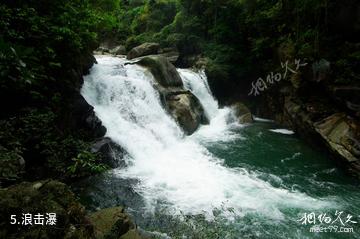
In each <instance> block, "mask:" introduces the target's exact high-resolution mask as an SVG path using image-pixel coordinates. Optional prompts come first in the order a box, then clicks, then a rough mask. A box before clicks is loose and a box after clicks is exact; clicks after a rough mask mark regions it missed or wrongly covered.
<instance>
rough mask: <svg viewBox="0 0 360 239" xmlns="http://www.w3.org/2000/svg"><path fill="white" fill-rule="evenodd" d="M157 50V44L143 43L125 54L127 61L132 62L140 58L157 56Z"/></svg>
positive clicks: (158, 46)
mask: <svg viewBox="0 0 360 239" xmlns="http://www.w3.org/2000/svg"><path fill="white" fill-rule="evenodd" d="M159 49H160V45H159V44H158V43H149V42H148V43H144V44H141V45H140V46H137V47H134V48H133V49H131V50H130V51H129V52H128V54H127V59H128V60H132V59H134V58H137V57H140V56H146V55H152V54H157V53H158V51H159Z"/></svg>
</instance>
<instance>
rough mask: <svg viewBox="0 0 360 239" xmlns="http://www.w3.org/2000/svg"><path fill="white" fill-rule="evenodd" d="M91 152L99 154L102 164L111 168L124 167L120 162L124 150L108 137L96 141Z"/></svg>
mask: <svg viewBox="0 0 360 239" xmlns="http://www.w3.org/2000/svg"><path fill="white" fill-rule="evenodd" d="M91 152H92V153H100V154H101V155H102V157H103V160H102V161H103V162H102V163H104V164H106V165H108V166H110V167H111V168H118V167H121V166H124V162H123V161H122V160H121V159H122V158H123V157H124V154H125V151H124V149H123V148H122V147H121V146H120V145H118V144H116V143H114V142H113V141H112V140H111V139H110V138H108V137H105V138H101V139H99V140H97V141H96V142H95V143H94V144H93V146H92V148H91Z"/></svg>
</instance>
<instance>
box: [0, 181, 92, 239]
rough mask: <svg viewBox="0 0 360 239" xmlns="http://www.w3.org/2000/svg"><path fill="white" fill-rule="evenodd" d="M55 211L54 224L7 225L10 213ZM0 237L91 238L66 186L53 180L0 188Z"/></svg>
mask: <svg viewBox="0 0 360 239" xmlns="http://www.w3.org/2000/svg"><path fill="white" fill-rule="evenodd" d="M22 213H29V214H32V215H36V214H39V213H40V214H42V215H44V217H45V222H44V223H46V215H47V214H46V213H56V225H55V226H50V225H47V226H43V225H32V226H24V225H18V224H15V225H11V224H10V218H11V215H16V219H17V222H21V220H22V219H21V217H22V216H23V215H22ZM0 238H55V239H57V238H59V239H60V238H84V239H85V238H94V233H93V226H92V225H91V224H90V222H89V220H88V219H87V217H86V215H85V210H84V208H83V207H82V206H81V204H79V203H78V202H77V201H76V199H75V196H74V194H73V193H72V192H71V191H70V190H69V189H68V187H67V186H66V185H65V184H63V183H60V182H57V181H52V180H48V181H39V182H34V183H28V182H24V183H21V184H18V185H15V186H11V187H9V188H5V189H0Z"/></svg>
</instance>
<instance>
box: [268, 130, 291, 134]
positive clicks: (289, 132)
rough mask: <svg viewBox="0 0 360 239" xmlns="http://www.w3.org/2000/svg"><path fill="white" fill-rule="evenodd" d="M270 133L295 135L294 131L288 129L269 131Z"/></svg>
mask: <svg viewBox="0 0 360 239" xmlns="http://www.w3.org/2000/svg"><path fill="white" fill-rule="evenodd" d="M269 130H270V131H271V132H274V133H278V134H289V135H290V134H295V132H294V131H292V130H288V129H269Z"/></svg>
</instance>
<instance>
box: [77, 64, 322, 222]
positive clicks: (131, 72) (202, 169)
mask: <svg viewBox="0 0 360 239" xmlns="http://www.w3.org/2000/svg"><path fill="white" fill-rule="evenodd" d="M97 61H98V64H97V65H95V66H94V67H93V68H92V70H91V74H90V75H88V76H86V77H85V82H84V86H83V88H82V94H83V96H84V97H85V99H86V100H87V101H88V102H89V103H90V104H91V105H92V106H94V108H95V112H96V114H97V115H98V117H99V118H100V119H101V120H102V122H103V124H104V126H105V127H106V128H107V136H108V137H111V138H112V139H113V140H114V141H115V142H116V143H118V144H120V145H121V146H122V147H123V148H124V149H125V150H126V151H127V152H128V153H129V155H130V159H129V165H128V167H127V168H125V169H122V170H119V171H118V172H117V173H118V176H119V177H124V178H135V179H138V180H139V183H138V184H137V185H136V186H134V187H135V188H134V190H136V191H137V192H138V193H139V194H140V195H142V197H143V198H144V201H145V202H146V205H147V210H149V211H152V210H154V209H155V208H159V207H160V208H168V209H170V211H171V212H172V213H180V212H181V213H185V214H191V215H195V214H205V215H206V216H207V217H208V218H211V217H212V213H213V210H214V209H216V208H217V209H221V208H222V209H225V210H224V211H223V212H224V214H226V212H227V210H226V209H227V208H231V211H233V212H234V213H235V214H236V215H239V216H241V215H244V214H246V213H252V212H254V213H260V214H263V215H265V216H267V217H270V218H274V219H282V218H283V214H282V212H281V209H283V208H306V209H317V208H321V207H324V206H327V203H325V202H323V201H321V200H318V199H313V198H311V197H309V196H307V195H305V194H302V193H299V192H290V191H288V190H286V189H281V188H275V187H273V186H271V185H270V184H269V183H267V182H265V181H263V180H261V179H259V178H257V177H256V175H255V174H250V173H248V171H247V170H246V169H242V168H228V167H226V166H224V165H223V163H222V160H221V159H219V158H216V157H214V156H213V155H212V154H211V153H210V152H209V151H208V150H207V149H206V148H205V147H204V146H203V144H204V142H207V141H208V140H210V139H213V140H219V141H226V140H232V139H233V138H234V137H237V136H236V135H234V133H231V131H230V129H231V127H234V124H235V123H231V122H232V121H231V110H230V109H228V108H225V109H219V107H218V104H217V102H216V100H215V99H214V98H213V97H212V95H211V92H210V90H209V87H208V86H207V81H206V77H205V75H204V74H203V73H195V72H192V71H190V70H180V74H181V76H182V79H183V81H184V85H185V87H186V88H188V89H189V90H191V91H192V92H193V93H194V94H195V95H196V96H197V97H198V98H199V100H200V101H201V103H202V105H203V106H204V107H205V109H206V113H207V114H208V116H209V117H210V119H211V122H210V125H208V126H202V127H201V128H200V129H199V130H198V131H197V132H196V133H195V134H194V135H192V136H190V137H185V136H184V134H183V132H182V131H181V129H180V128H179V126H178V125H177V124H176V123H175V122H174V120H173V119H172V118H171V117H170V116H169V115H168V114H167V113H166V111H165V110H164V109H163V107H162V105H161V103H160V98H159V95H158V93H157V91H156V90H155V89H154V88H153V85H152V84H153V82H154V79H153V77H152V75H151V74H150V73H149V72H148V71H147V70H146V69H144V68H142V67H140V66H136V65H126V66H124V63H125V60H124V59H119V58H115V57H98V58H97ZM229 214H232V213H229Z"/></svg>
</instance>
